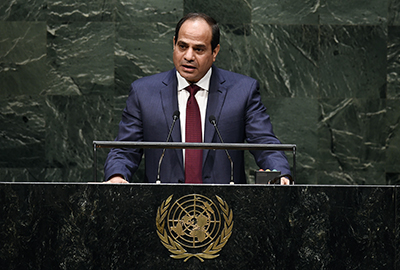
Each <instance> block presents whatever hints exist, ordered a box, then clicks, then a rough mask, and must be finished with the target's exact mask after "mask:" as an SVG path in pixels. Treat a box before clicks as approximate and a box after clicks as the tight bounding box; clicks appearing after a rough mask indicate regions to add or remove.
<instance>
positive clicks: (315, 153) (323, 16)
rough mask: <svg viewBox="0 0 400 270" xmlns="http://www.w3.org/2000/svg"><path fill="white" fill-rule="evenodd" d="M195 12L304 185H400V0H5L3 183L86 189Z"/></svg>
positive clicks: (0, 81) (1, 19) (0, 85)
mask: <svg viewBox="0 0 400 270" xmlns="http://www.w3.org/2000/svg"><path fill="white" fill-rule="evenodd" d="M189 11H202V12H206V13H208V14H210V15H212V16H214V17H215V18H216V19H217V20H218V21H219V22H220V25H221V28H222V42H221V47H222V48H221V52H220V55H219V56H218V59H217V63H216V64H217V65H218V66H219V67H221V68H225V69H229V70H232V71H235V72H239V73H243V74H246V75H249V76H252V77H254V78H256V79H258V80H259V81H260V83H261V85H262V97H263V101H264V103H265V105H266V107H267V109H268V111H269V114H270V115H271V117H272V122H273V124H274V130H275V133H276V134H277V135H278V137H279V138H280V139H281V141H282V142H284V143H296V144H297V146H298V159H297V161H298V162H297V168H298V171H297V176H298V177H297V182H298V183H310V184H396V183H399V182H400V139H399V138H400V126H399V122H400V106H399V105H398V104H399V99H400V77H399V75H398V73H399V72H400V0H372V1H361V0H350V1H349V0H346V1H344V0H329V1H328V0H303V1H298V0H286V1H281V0H251V1H244V0H225V1H215V0H213V1H211V0H205V1H194V0H184V1H182V0H146V1H144V0H135V1H133V0H106V1H98V0H92V1H89V2H88V1H82V0H81V1H79V0H74V1H72V0H65V1H55V0H26V1H13V0H3V1H2V3H1V4H0V181H90V180H91V179H92V167H91V166H92V141H93V140H113V139H114V137H115V136H116V132H117V125H118V122H119V119H120V114H121V110H122V109H123V107H124V103H125V99H126V97H127V94H128V86H129V84H130V83H131V82H132V81H133V80H135V79H137V78H140V77H142V76H146V75H150V74H154V73H157V72H160V71H165V70H168V69H170V68H172V67H173V64H172V37H173V33H174V26H175V24H176V22H177V21H178V20H179V18H180V17H181V16H182V15H183V14H184V13H186V12H189ZM106 152H107V151H106V150H101V151H100V152H99V159H100V162H102V160H103V161H104V158H105V156H106ZM288 157H289V160H291V154H288ZM252 168H255V165H254V162H253V161H252V159H251V158H250V157H249V158H248V170H251V169H252ZM141 174H142V172H139V173H138V179H140V175H141ZM99 175H100V176H101V175H102V172H101V168H100V167H99ZM249 180H250V181H251V180H252V179H251V178H249Z"/></svg>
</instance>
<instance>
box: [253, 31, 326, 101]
mask: <svg viewBox="0 0 400 270" xmlns="http://www.w3.org/2000/svg"><path fill="white" fill-rule="evenodd" d="M248 39H249V41H248V44H249V57H250V63H251V67H250V68H251V72H250V73H251V77H253V78H256V79H257V80H258V81H259V82H260V84H261V89H264V90H263V95H267V96H269V97H317V94H318V87H319V82H318V74H319V73H318V65H319V64H318V27H317V26H306V25H290V26H282V25H262V24H253V25H252V32H251V35H250V37H249V38H248Z"/></svg>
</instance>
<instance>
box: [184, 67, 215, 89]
mask: <svg viewBox="0 0 400 270" xmlns="http://www.w3.org/2000/svg"><path fill="white" fill-rule="evenodd" d="M211 73H212V68H210V69H209V70H208V71H207V73H206V74H205V75H204V76H203V78H201V79H200V80H199V81H198V82H197V83H195V84H196V85H198V86H199V87H200V88H201V89H202V90H206V91H208V90H209V88H210V80H211ZM176 77H177V79H178V91H181V90H183V89H185V88H186V87H188V86H189V85H190V83H188V81H187V80H186V79H185V78H183V77H182V76H181V74H179V72H178V71H176Z"/></svg>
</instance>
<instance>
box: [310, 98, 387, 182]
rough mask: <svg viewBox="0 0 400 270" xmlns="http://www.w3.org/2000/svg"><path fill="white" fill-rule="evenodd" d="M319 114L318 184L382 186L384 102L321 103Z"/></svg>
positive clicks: (383, 168) (363, 100)
mask: <svg viewBox="0 0 400 270" xmlns="http://www.w3.org/2000/svg"><path fill="white" fill-rule="evenodd" d="M320 110H321V111H320V119H319V124H318V137H319V142H318V152H319V154H318V156H317V158H318V162H319V168H320V170H322V171H324V172H323V173H322V174H323V175H321V176H319V178H318V181H319V182H318V183H335V181H336V183H338V184H385V183H386V179H385V164H386V157H385V145H386V140H387V138H388V125H387V120H386V114H387V111H386V100H384V99H355V98H349V99H321V100H320ZM330 178H333V179H334V180H330Z"/></svg>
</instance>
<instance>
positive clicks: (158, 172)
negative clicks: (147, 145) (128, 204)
mask: <svg viewBox="0 0 400 270" xmlns="http://www.w3.org/2000/svg"><path fill="white" fill-rule="evenodd" d="M179 114H180V113H179V111H178V110H176V111H174V114H173V115H172V124H171V127H170V128H169V133H168V136H167V142H169V139H170V137H171V133H172V130H173V129H174V126H175V122H176V120H178V119H179ZM164 155H165V148H164V149H163V151H162V154H161V157H160V160H159V161H158V169H157V181H156V183H157V184H160V183H161V181H160V170H161V163H162V160H163V159H164Z"/></svg>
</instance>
